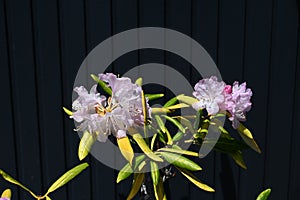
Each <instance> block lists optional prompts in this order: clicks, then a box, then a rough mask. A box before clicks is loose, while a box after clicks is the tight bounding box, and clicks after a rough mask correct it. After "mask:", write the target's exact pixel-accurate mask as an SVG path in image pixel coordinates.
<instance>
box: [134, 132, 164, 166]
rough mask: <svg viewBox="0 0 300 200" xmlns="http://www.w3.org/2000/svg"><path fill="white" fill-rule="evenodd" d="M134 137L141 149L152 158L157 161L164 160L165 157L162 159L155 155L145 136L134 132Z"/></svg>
mask: <svg viewBox="0 0 300 200" xmlns="http://www.w3.org/2000/svg"><path fill="white" fill-rule="evenodd" d="M132 137H133V139H134V140H135V141H136V143H137V144H138V145H139V147H140V148H141V150H142V151H143V152H144V153H145V154H146V155H147V156H148V157H149V158H151V159H152V160H154V161H157V162H163V159H161V158H160V157H159V156H157V155H155V154H154V153H153V152H152V151H151V149H150V148H149V147H148V145H147V144H146V142H145V140H144V138H143V137H142V136H141V135H140V134H139V133H134V134H132Z"/></svg>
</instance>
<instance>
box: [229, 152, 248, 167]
mask: <svg viewBox="0 0 300 200" xmlns="http://www.w3.org/2000/svg"><path fill="white" fill-rule="evenodd" d="M230 156H231V157H232V158H233V160H234V161H235V163H236V164H237V165H239V166H240V167H242V168H243V169H247V166H246V163H245V161H244V158H243V154H242V152H241V151H236V152H233V153H230Z"/></svg>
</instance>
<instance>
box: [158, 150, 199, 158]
mask: <svg viewBox="0 0 300 200" xmlns="http://www.w3.org/2000/svg"><path fill="white" fill-rule="evenodd" d="M157 151H167V152H171V153H177V154H184V155H188V156H195V157H199V154H198V153H196V152H193V151H187V150H181V149H173V148H160V149H158V150H157Z"/></svg>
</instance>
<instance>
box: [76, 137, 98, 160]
mask: <svg viewBox="0 0 300 200" xmlns="http://www.w3.org/2000/svg"><path fill="white" fill-rule="evenodd" d="M95 141H96V140H95V138H94V137H93V135H92V134H90V133H89V132H88V131H85V132H84V133H83V136H82V138H81V140H80V143H79V147H78V157H79V160H83V159H84V158H85V157H86V156H87V155H88V154H89V152H90V150H91V147H92V145H93V144H94V142H95Z"/></svg>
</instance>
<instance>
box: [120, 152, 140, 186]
mask: <svg viewBox="0 0 300 200" xmlns="http://www.w3.org/2000/svg"><path fill="white" fill-rule="evenodd" d="M144 159H145V155H140V156H137V157H136V158H135V163H134V168H133V169H134V171H135V170H136V169H137V167H138V166H139V165H140V164H141V162H142V161H143V160H144ZM132 173H133V170H132V167H131V166H130V164H129V163H128V164H126V165H125V166H124V167H123V168H122V169H121V170H120V171H119V173H118V177H117V183H119V182H121V181H123V180H125V179H126V178H128V177H129V176H130V175H131V174H132Z"/></svg>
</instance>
